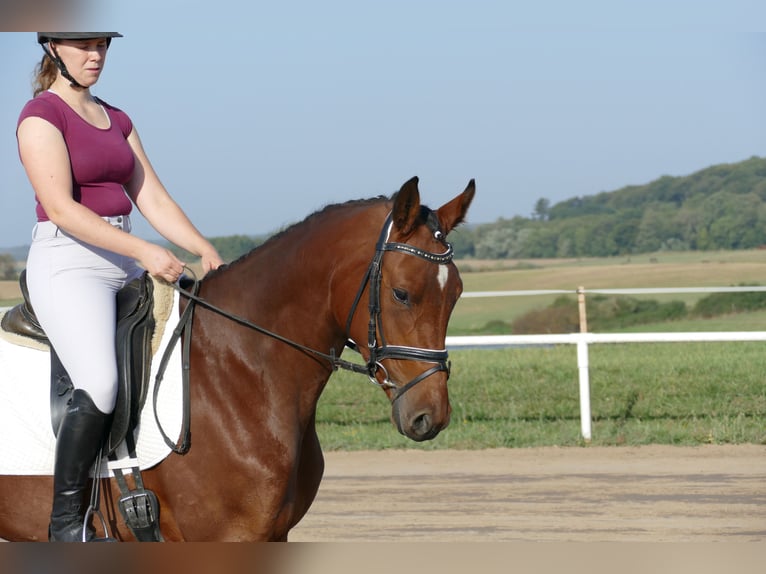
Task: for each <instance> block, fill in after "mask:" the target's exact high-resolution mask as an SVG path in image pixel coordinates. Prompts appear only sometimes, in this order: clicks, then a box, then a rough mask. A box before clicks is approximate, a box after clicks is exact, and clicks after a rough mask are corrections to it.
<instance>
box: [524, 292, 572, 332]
mask: <svg viewBox="0 0 766 574" xmlns="http://www.w3.org/2000/svg"><path fill="white" fill-rule="evenodd" d="M579 330H580V315H579V312H578V310H577V301H573V300H572V299H570V298H569V297H559V298H557V299H556V300H555V301H554V302H553V303H552V304H551V306H550V307H547V308H545V309H535V310H533V311H530V312H528V313H526V314H524V315H522V316H521V317H519V318H518V319H516V320H515V321H514V322H513V333H514V334H517V335H526V334H536V333H539V334H547V333H576V332H578V331H579Z"/></svg>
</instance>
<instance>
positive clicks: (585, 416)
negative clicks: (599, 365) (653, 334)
mask: <svg viewBox="0 0 766 574" xmlns="http://www.w3.org/2000/svg"><path fill="white" fill-rule="evenodd" d="M577 307H578V311H579V314H580V336H579V337H578V338H577V373H578V377H579V381H580V432H581V434H582V438H583V440H584V441H585V442H586V443H587V442H590V440H591V416H590V371H589V368H590V364H589V361H588V341H587V340H586V333H587V332H588V317H587V313H586V308H585V287H582V286H580V287H578V288H577Z"/></svg>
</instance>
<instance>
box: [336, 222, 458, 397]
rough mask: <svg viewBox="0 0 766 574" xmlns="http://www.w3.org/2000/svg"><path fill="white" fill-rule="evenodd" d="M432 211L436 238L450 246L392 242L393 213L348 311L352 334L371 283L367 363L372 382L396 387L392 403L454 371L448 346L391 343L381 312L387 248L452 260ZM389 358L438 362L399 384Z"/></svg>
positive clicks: (438, 261)
mask: <svg viewBox="0 0 766 574" xmlns="http://www.w3.org/2000/svg"><path fill="white" fill-rule="evenodd" d="M429 215H431V216H432V217H429V218H428V219H427V223H428V226H429V228H430V229H431V231H432V233H433V235H434V238H435V239H436V240H437V241H439V242H440V243H442V244H443V245H444V246H445V247H446V251H444V252H443V253H432V252H430V251H425V250H423V249H420V248H419V247H415V246H413V245H409V244H407V243H396V242H390V241H389V240H388V239H389V237H390V235H391V228H392V227H393V219H392V216H391V214H390V213H389V214H388V217H387V218H386V221H385V223H384V224H383V229H382V230H381V232H380V237H379V238H378V242H377V243H376V245H375V256H374V257H373V258H372V261H371V262H370V266H369V267H368V268H367V272H366V273H365V275H364V278H363V279H362V284H361V285H360V286H359V290H358V291H357V294H356V297H355V298H354V303H353V305H352V306H351V311H350V312H349V315H348V320H347V321H346V334H347V338H348V333H349V332H350V330H351V321H352V320H353V318H354V314H355V313H356V308H357V306H358V304H359V300H360V299H361V297H362V293H363V292H364V288H365V287H366V286H367V285H368V284H369V286H370V291H369V294H370V302H369V312H370V321H369V324H368V331H367V351H368V353H369V357H368V359H367V366H366V370H367V376H368V377H369V378H370V382H371V383H373V384H375V385H378V386H381V387H384V388H389V389H392V390H393V398H392V399H391V402H392V403H393V402H395V401H396V400H397V399H399V398H400V397H401V396H402V395H403V394H404V393H406V392H407V391H408V390H410V389H411V388H412V387H414V386H415V385H417V384H418V383H419V382H421V381H423V380H424V379H426V378H427V377H430V376H431V375H433V374H434V373H438V372H439V371H445V372H446V373H447V377H449V373H450V364H449V361H448V356H449V355H448V353H447V350H446V349H438V350H437V349H423V348H419V347H405V346H401V345H389V344H387V343H386V337H385V335H384V333H383V318H382V315H381V312H380V280H381V276H382V270H383V254H384V253H385V252H386V251H398V252H400V253H405V254H407V255H414V256H416V257H420V258H421V259H425V260H426V261H428V262H430V263H435V264H437V265H446V264H447V263H449V262H450V261H452V256H453V250H452V245H451V244H449V243H448V242H447V241H446V240H445V239H444V234H443V233H442V232H441V230H440V229H439V227H438V220H437V218H436V217H435V216H433V212H431V213H430V214H429ZM377 333H380V344H378V340H377ZM346 346H348V347H349V348H351V349H354V350H356V351H357V352H359V349H358V346H357V344H356V343H355V342H354V341H353V340H351V339H350V338H349V339H348V342H347V343H346ZM360 354H361V353H360ZM385 359H402V360H410V361H421V362H425V363H434V366H433V367H431V368H430V369H427V370H426V371H424V372H422V373H421V374H420V375H418V376H417V377H415V378H414V379H412V380H411V381H409V382H408V383H406V384H405V385H403V386H401V387H397V386H396V384H394V382H393V381H391V379H390V377H389V376H388V370H387V369H386V368H385V366H383V364H382V363H381V361H383V360H385ZM379 370H380V371H382V372H383V376H384V379H383V382H379V381H378V379H377V377H376V375H377V372H378V371H379Z"/></svg>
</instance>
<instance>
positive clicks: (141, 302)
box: [1, 269, 155, 454]
mask: <svg viewBox="0 0 766 574" xmlns="http://www.w3.org/2000/svg"><path fill="white" fill-rule="evenodd" d="M19 284H20V286H21V293H22V295H23V297H24V301H23V302H22V303H19V304H18V305H16V306H15V307H13V308H12V309H10V310H9V311H8V312H7V313H6V314H5V315H4V316H3V320H2V325H1V326H2V329H3V330H5V331H7V332H9V333H13V334H16V335H20V336H22V337H28V338H31V339H34V340H35V341H38V342H41V343H44V344H46V345H48V346H50V341H48V337H47V336H46V334H45V332H44V331H43V329H42V327H41V326H40V323H39V322H38V320H37V317H36V315H35V312H34V308H33V307H32V304H31V302H30V300H29V291H28V289H27V283H26V269H25V270H23V271H22V272H21V276H20V277H19ZM153 291H154V284H153V283H152V281H151V279H150V277H149V275H148V273H144V274H143V275H142V276H141V277H139V278H138V279H135V280H133V281H131V282H130V283H129V284H128V285H126V286H125V287H123V288H122V289H121V290H120V291H119V292H118V293H117V332H116V336H115V346H116V350H117V369H118V375H119V376H118V390H117V404H116V406H115V409H114V417H113V419H112V426H111V430H110V433H109V438H108V441H107V444H106V448H105V450H106V454H110V453H111V452H113V451H114V449H115V448H117V446H118V445H119V444H120V443H121V442H122V441H123V440H124V438H125V436H126V435H127V433H128V431H132V430H133V429H134V428H135V426H136V424H137V423H138V420H139V416H140V413H141V409H142V407H143V405H144V403H145V402H146V394H147V391H148V388H149V376H150V371H151V342H152V334H153V333H154V327H155V321H154V315H153V313H152V310H153ZM73 389H74V387H73V385H72V381H71V379H70V378H69V375H68V373H67V372H66V369H65V368H64V366H63V365H62V364H61V361H60V360H59V358H58V355H57V354H56V351H55V349H53V347H51V425H52V427H53V432H54V434H56V435H57V434H58V427H59V422H60V420H61V416H62V415H63V412H64V410H65V408H66V405H67V402H68V401H69V398H70V395H71V393H72V390H73Z"/></svg>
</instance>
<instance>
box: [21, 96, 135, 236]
mask: <svg viewBox="0 0 766 574" xmlns="http://www.w3.org/2000/svg"><path fill="white" fill-rule="evenodd" d="M97 101H98V103H99V104H101V106H102V107H103V108H104V110H106V113H107V115H108V116H109V122H110V125H109V128H107V129H101V128H97V127H95V126H93V125H91V124H89V123H88V122H86V121H85V120H84V119H82V118H81V117H80V116H79V115H78V114H77V112H75V111H74V110H73V109H72V108H70V107H69V105H68V104H67V103H66V102H64V100H62V99H61V98H60V97H59V96H57V95H56V94H54V93H53V92H50V91H46V92H41V93H40V94H39V95H38V96H37V97H36V98H34V99H32V100H30V101H29V102H27V104H26V105H25V106H24V109H22V110H21V115H20V116H19V121H18V124H21V122H22V121H23V120H24V119H25V118H28V117H30V116H34V117H38V118H42V119H44V120H46V121H48V122H50V123H51V124H53V125H54V126H55V127H56V128H57V129H58V130H59V131H60V132H61V133H62V135H63V136H64V142H65V143H66V146H67V150H68V151H69V162H70V163H71V166H72V194H73V197H74V200H75V201H77V202H78V203H81V204H82V205H85V206H86V207H89V208H90V209H92V210H93V211H95V212H96V213H97V214H98V215H101V216H114V215H127V214H128V213H130V211H131V210H132V209H133V203H132V202H131V201H130V198H129V197H128V196H127V195H126V194H125V189H124V188H123V185H124V184H125V183H127V182H128V180H130V177H131V176H132V175H133V168H134V166H135V157H134V156H133V150H132V149H131V147H130V145H129V144H128V141H127V138H128V136H129V135H130V132H131V131H132V130H133V123H132V122H131V121H130V118H129V117H128V115H127V114H126V113H125V112H123V111H121V110H119V109H117V108H114V107H112V106H110V105H109V104H107V103H106V102H103V101H101V100H97ZM18 124H17V129H18ZM37 220H38V221H48V216H47V215H46V214H45V210H44V209H43V207H42V205H40V200H39V199H38V200H37Z"/></svg>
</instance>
